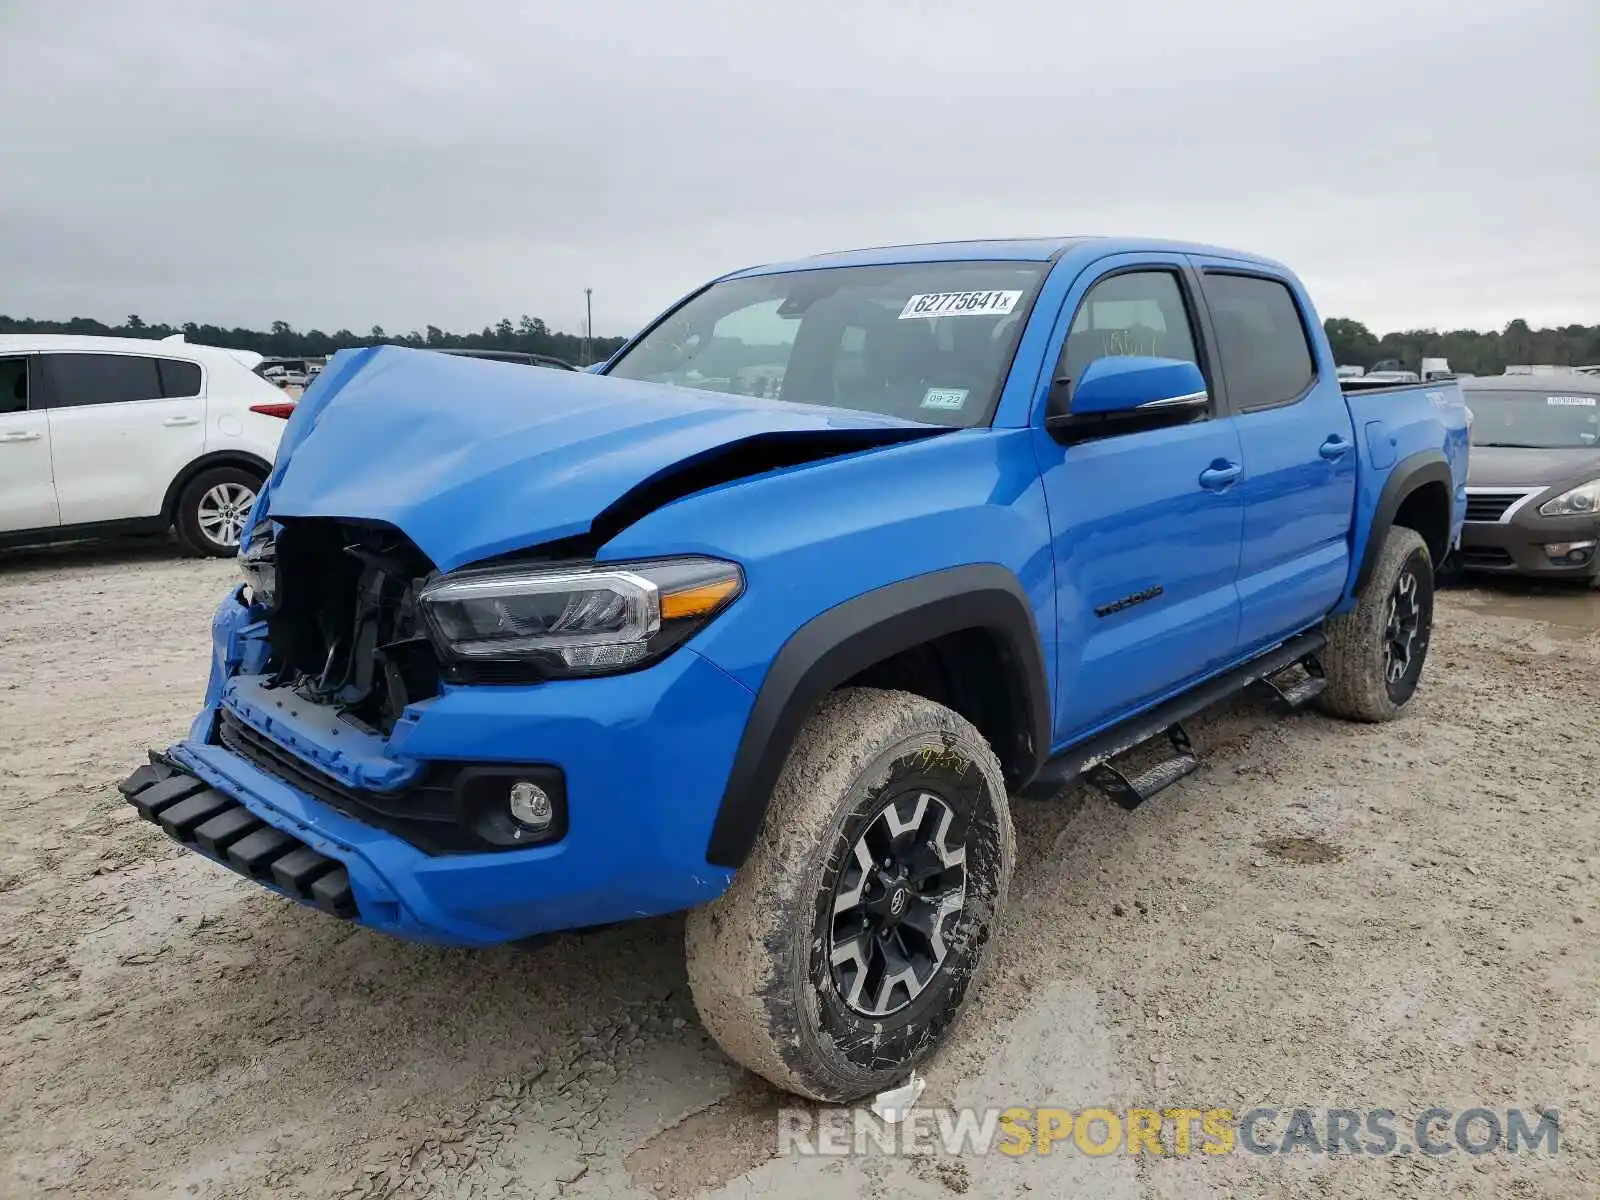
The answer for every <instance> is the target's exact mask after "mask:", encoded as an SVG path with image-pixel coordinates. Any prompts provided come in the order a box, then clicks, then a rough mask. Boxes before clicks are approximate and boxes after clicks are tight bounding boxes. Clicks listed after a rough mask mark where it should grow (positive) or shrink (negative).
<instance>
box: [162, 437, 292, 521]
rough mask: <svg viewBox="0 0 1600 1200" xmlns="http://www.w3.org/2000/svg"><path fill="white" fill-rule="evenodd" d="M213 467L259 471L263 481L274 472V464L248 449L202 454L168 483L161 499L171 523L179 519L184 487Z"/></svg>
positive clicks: (166, 516)
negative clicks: (179, 506)
mask: <svg viewBox="0 0 1600 1200" xmlns="http://www.w3.org/2000/svg"><path fill="white" fill-rule="evenodd" d="M212 467H242V468H243V469H245V470H247V471H255V472H257V473H259V474H260V476H261V478H262V480H263V481H265V480H266V478H267V476H268V475H270V474H272V464H271V463H269V462H268V461H267V460H266V459H264V458H262V457H261V456H260V455H259V454H251V453H250V451H248V450H213V451H212V452H211V453H210V454H202V455H201V456H200V457H199V458H197V459H194V460H193V461H192V462H190V463H188V464H187V465H185V466H184V468H183V470H181V471H179V472H178V474H177V475H176V476H175V477H174V478H173V480H172V482H171V483H169V484H168V485H167V494H166V495H165V496H164V497H162V500H161V515H162V516H163V517H164V518H165V519H166V520H167V521H168V522H169V523H170V522H172V521H174V520H176V519H177V516H178V497H180V496H182V495H183V489H184V488H186V487H188V486H189V481H190V480H191V479H193V478H194V477H195V476H196V475H198V474H200V472H201V471H205V470H209V469H210V468H212Z"/></svg>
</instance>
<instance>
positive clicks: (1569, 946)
mask: <svg viewBox="0 0 1600 1200" xmlns="http://www.w3.org/2000/svg"><path fill="white" fill-rule="evenodd" d="M233 577H234V569H233V567H232V566H231V564H228V563H219V562H196V561H183V560H178V559H176V558H175V557H174V555H173V552H172V551H171V549H170V548H169V547H166V546H155V547H151V548H146V549H138V548H100V549H96V548H89V549H81V548H80V549H74V550H70V551H50V552H30V553H22V554H10V555H0V835H3V836H0V1195H3V1196H5V1197H32V1196H41V1195H74V1196H108V1197H109V1196H116V1197H121V1196H178V1197H187V1196H198V1197H208V1196H246V1195H260V1194H263V1193H267V1192H270V1193H272V1194H275V1195H281V1196H290V1197H294V1196H306V1197H320V1196H344V1195H352V1196H422V1195H436V1196H473V1195H482V1196H498V1195H507V1196H533V1197H538V1196H568V1197H574V1198H579V1200H582V1198H587V1197H630V1196H674V1195H677V1196H691V1195H699V1194H706V1195H713V1196H721V1197H754V1196H768V1197H805V1198H807V1200H810V1198H813V1197H816V1196H822V1195H827V1196H874V1197H894V1196H919V1197H947V1196H951V1195H956V1194H966V1195H969V1196H982V1197H987V1196H996V1197H999V1196H1005V1197H1011V1196H1034V1197H1037V1196H1065V1195H1075V1196H1077V1195H1081V1196H1111V1197H1144V1198H1148V1200H1156V1198H1162V1200H1165V1198H1169V1197H1170V1198H1178V1197H1185V1198H1187V1197H1213V1196H1215V1197H1220V1196H1228V1195H1233V1196H1370V1197H1388V1196H1411V1195H1429V1196H1436V1195H1437V1196H1443V1195H1452V1196H1453V1195H1473V1196H1484V1197H1489V1196H1494V1197H1504V1196H1513V1197H1515V1196H1527V1197H1533V1196H1572V1197H1579V1196H1583V1197H1588V1196H1594V1195H1596V1194H1600V1097H1597V1095H1596V1081H1597V1079H1600V943H1597V938H1596V931H1597V929H1600V904H1597V899H1600V881H1597V872H1600V795H1597V793H1600V787H1597V785H1596V777H1597V775H1600V749H1597V745H1600V738H1597V734H1600V597H1596V596H1594V595H1587V596H1585V595H1578V594H1575V593H1572V594H1568V593H1554V594H1545V593H1539V592H1529V591H1526V590H1516V589H1507V588H1505V587H1500V588H1496V589H1492V590H1491V589H1477V588H1475V589H1469V590H1466V591H1459V592H1451V593H1448V594H1446V595H1445V596H1443V597H1442V598H1441V601H1440V604H1439V623H1440V627H1439V632H1438V636H1437V638H1436V641H1435V643H1434V646H1433V651H1432V655H1431V658H1430V662H1429V667H1428V672H1427V675H1426V676H1425V679H1424V687H1423V690H1422V693H1421V695H1420V697H1419V699H1418V701H1417V703H1416V704H1415V706H1414V708H1413V710H1412V711H1411V712H1409V713H1408V714H1407V715H1406V717H1405V718H1404V719H1402V720H1401V721H1399V722H1397V723H1395V724H1393V725H1388V726H1381V727H1355V726H1350V725H1344V724H1340V723H1338V722H1335V721H1331V720H1327V719H1324V718H1322V717H1319V716H1301V717H1296V718H1292V719H1289V720H1286V721H1280V720H1277V719H1275V718H1272V717H1270V716H1267V715H1266V714H1265V713H1264V711H1263V710H1261V709H1260V708H1257V707H1255V706H1253V705H1249V704H1244V705H1239V706H1236V707H1234V708H1230V709H1229V710H1227V711H1226V712H1224V713H1222V714H1219V715H1217V716H1215V717H1213V718H1210V719H1208V720H1205V721H1202V722H1199V723H1197V724H1196V725H1195V726H1194V727H1193V729H1192V733H1193V735H1194V737H1195V740H1196V742H1197V744H1198V745H1199V747H1200V749H1201V751H1202V753H1203V754H1204V755H1205V758H1206V765H1205V766H1204V767H1203V768H1202V769H1201V770H1200V771H1199V772H1197V773H1196V774H1195V775H1193V776H1191V777H1190V778H1189V779H1187V780H1185V781H1184V782H1182V783H1180V784H1179V785H1177V786H1176V787H1174V788H1173V789H1171V790H1169V791H1168V792H1166V793H1164V794H1163V795H1162V796H1160V797H1159V798H1158V799H1157V800H1155V801H1153V802H1152V803H1151V804H1149V805H1147V806H1145V807H1144V808H1143V809H1141V810H1139V811H1137V812H1135V813H1133V814H1124V813H1122V812H1120V811H1119V810H1117V809H1115V808H1113V807H1112V806H1110V805H1109V804H1107V803H1106V802H1104V801H1103V800H1101V799H1099V798H1097V797H1094V796H1091V795H1087V794H1085V793H1083V792H1082V791H1078V790H1075V791H1072V792H1069V793H1068V794H1067V795H1066V796H1064V797H1063V798H1062V799H1061V800H1060V801H1058V802H1056V803H1054V804H1051V805H1044V806H1035V805H1023V806H1019V807H1018V808H1017V810H1016V823H1017V841H1018V852H1019V862H1018V869H1017V873H1016V876H1015V878H1014V880H1013V882H1012V887H1011V911H1012V919H1011V921H1010V923H1009V926H1008V928H1007V930H1006V932H1005V933H1004V934H1003V935H1002V936H1001V938H1000V939H999V942H998V944H997V946H996V951H997V958H996V960H995V962H994V965H993V968H992V969H991V971H990V974H989V976H988V980H987V983H986V985H985V987H984V988H983V990H982V992H981V993H980V995H979V996H978V999H977V1003H976V1005H975V1007H974V1009H973V1010H972V1012H971V1013H970V1014H969V1016H968V1018H967V1019H966V1020H965V1021H964V1022H963V1023H962V1024H961V1025H960V1026H959V1027H958V1029H957V1031H956V1033H955V1035H954V1038H953V1042H952V1044H951V1045H950V1047H949V1048H948V1050H947V1051H946V1052H944V1053H943V1054H941V1055H940V1056H939V1057H937V1058H936V1059H935V1060H934V1062H933V1064H932V1067H931V1069H930V1071H929V1073H928V1077H929V1086H928V1091H927V1093H926V1094H925V1096H924V1098H923V1101H922V1103H923V1104H924V1105H925V1106H934V1107H937V1106H940V1105H947V1104H951V1103H963V1104H969V1103H970V1104H996V1105H1014V1104H1015V1105H1057V1106H1061V1107H1066V1108H1082V1107H1086V1106H1089V1105H1105V1106H1108V1107H1112V1108H1117V1107H1122V1106H1131V1105H1143V1104H1148V1105H1152V1106H1158V1107H1160V1106H1173V1105H1178V1104H1183V1105H1189V1106H1195V1107H1207V1106H1219V1107H1229V1108H1233V1109H1236V1110H1243V1109H1246V1108H1248V1107H1251V1106H1253V1105H1257V1104H1265V1105H1269V1106H1272V1107H1277V1108H1282V1109H1288V1108H1292V1107H1294V1106H1296V1105H1309V1106H1316V1107H1328V1106H1341V1107H1350V1108H1358V1109H1367V1108H1374V1107H1387V1108H1392V1109H1395V1110H1397V1111H1398V1112H1401V1113H1408V1112H1410V1113H1415V1112H1418V1111H1420V1110H1422V1109H1424V1108H1426V1107H1429V1106H1431V1105H1434V1104H1438V1105H1440V1106H1442V1107H1449V1108H1454V1109H1458V1110H1459V1109H1462V1108H1466V1107H1469V1106H1472V1105H1478V1104H1481V1105H1483V1106H1486V1107H1490V1108H1500V1109H1504V1108H1507V1107H1513V1106H1517V1107H1522V1108H1524V1109H1528V1110H1530V1111H1531V1110H1532V1109H1533V1108H1534V1106H1535V1105H1546V1106H1550V1107H1554V1108H1556V1109H1558V1110H1559V1111H1560V1114H1561V1117H1560V1120H1561V1143H1560V1154H1559V1156H1558V1157H1556V1158H1555V1159H1553V1160H1552V1159H1547V1158H1544V1157H1542V1156H1541V1157H1535V1158H1518V1159H1508V1158H1506V1157H1504V1156H1502V1155H1489V1156H1485V1157H1483V1158H1478V1159H1473V1158H1470V1157H1467V1156H1464V1155H1462V1154H1460V1153H1457V1154H1454V1155H1453V1156H1450V1157H1448V1158H1446V1159H1442V1160H1432V1159H1428V1158H1424V1157H1421V1156H1416V1155H1413V1156H1410V1157H1394V1158H1387V1159H1370V1158H1358V1159H1351V1158H1344V1159H1338V1160H1334V1159H1328V1158H1312V1157H1307V1156H1304V1155H1301V1156H1296V1157H1294V1158H1290V1159H1262V1158H1258V1157H1255V1156H1251V1155H1245V1154H1234V1155H1228V1156H1223V1157H1217V1158H1207V1157H1204V1156H1198V1155H1196V1156H1193V1157H1190V1158H1188V1159H1184V1160H1177V1159H1172V1158H1166V1159H1148V1158H1129V1157H1127V1156H1125V1155H1119V1156H1114V1157H1111V1158H1104V1159H1090V1158H1086V1157H1084V1156H1082V1155H1077V1154H1072V1153H1069V1154H1066V1155H1059V1156H1057V1155H1052V1156H1051V1157H1049V1158H1038V1157H1024V1158H1019V1159H1011V1158H1006V1157H1004V1156H1000V1155H994V1156H991V1157H987V1158H979V1157H964V1158H960V1159H942V1160H941V1159H933V1160H919V1161H908V1160H904V1159H891V1158H886V1157H884V1156H882V1155H873V1156H869V1157H867V1158H864V1159H856V1160H849V1161H839V1160H832V1161H829V1160H821V1159H807V1160H799V1159H774V1158H773V1157H772V1156H773V1150H774V1146H775V1137H774V1116H775V1112H776V1109H777V1107H778V1105H779V1104H781V1103H783V1101H782V1100H781V1099H780V1098H778V1097H775V1096H774V1095H773V1094H772V1093H771V1092H770V1091H768V1090H766V1089H765V1088H764V1087H763V1086H758V1085H757V1084H756V1083H755V1082H754V1081H752V1079H751V1078H750V1077H748V1076H746V1075H744V1074H742V1073H741V1072H739V1071H738V1070H736V1069H734V1068H733V1067H731V1066H730V1065H729V1064H728V1063H727V1062H726V1060H724V1059H723V1058H722V1056H721V1055H720V1054H719V1053H718V1051H717V1050H716V1048H715V1047H714V1046H713V1045H711V1044H710V1042H709V1041H708V1039H707V1038H706V1036H705V1035H704V1033H703V1032H702V1030H701V1028H700V1025H699V1023H698V1021H697V1020H696V1018H695V1014H694V1012H693V1009H692V1007H691V1005H690V1003H689V1000H688V996H687V990H686V986H685V977H684V968H683V964H682V958H681V949H680V939H681V933H682V924H683V923H682V920H681V919H669V920H661V921H654V922H646V923H642V924H639V925H636V926H632V927H628V928H623V929H618V930H612V931H609V932H606V933H601V934H598V935H594V936H591V937H587V938H583V939H578V940H567V941H561V942H557V943H556V944H554V945H550V946H547V947H545V948H543V949H540V950H537V951H532V952H524V951H515V950H504V951H494V952H487V953H466V952H455V951H445V950H437V949H428V948H422V947H414V946H407V945H402V944H399V943H396V942H392V941H389V940H386V939H384V938H382V937H379V936H377V935H374V934H369V933H366V932H364V931H361V930H358V929H354V928H352V927H351V926H349V925H346V924H342V923H340V922H337V921H334V920H331V919H329V918H327V917H324V916H321V915H319V914H317V913H314V912H310V911H306V910H303V909H300V908H297V907H295V906H293V905H291V904H289V903H287V902H285V901H280V900H278V899H276V898H274V897H272V896H270V895H268V894H266V893H264V892H262V891H260V890H259V889H255V888H252V887H250V886H248V885H247V884H245V883H244V882H242V881H241V880H239V879H237V878H235V877H233V876H231V875H229V874H228V873H226V872H224V871H223V870H221V869H219V868H217V867H214V866H212V865H211V864H209V863H207V862H205V861H203V860H201V859H199V858H197V857H195V856H194V855H191V854H188V853H185V852H182V851H180V850H178V849H177V848H176V847H174V846H172V845H171V844H170V843H168V842H167V841H166V840H165V839H164V838H163V837H162V836H161V835H160V834H159V833H158V832H157V831H156V830H155V829H154V828H152V827H151V826H148V825H145V824H142V823H140V822H139V821H138V820H137V819H135V818H134V816H133V813H132V812H131V810H129V809H128V808H127V807H126V806H125V805H124V804H122V803H121V802H120V799H119V798H118V796H117V794H116V792H115V789H114V784H115V782H116V780H117V779H118V778H120V777H121V776H122V775H123V774H124V773H125V772H126V771H127V770H128V769H129V767H130V766H132V765H133V764H135V763H137V762H138V761H140V759H141V757H142V755H143V753H144V750H145V748H146V746H148V745H150V744H163V743H165V742H167V741H170V740H172V739H174V738H177V737H179V736H180V735H181V734H182V733H183V732H184V730H185V728H186V727H187V724H188V721H189V719H190V716H191V715H192V710H193V708H194V706H195V703H196V701H197V699H198V697H199V694H200V691H201V686H202V683H203V680H204V675H205V670H206V663H207V654H208V644H207V636H208V623H209V620H210V614H211V611H212V609H213V608H214V606H215V603H216V600H217V599H218V597H219V595H220V593H221V591H222V589H223V588H224V587H225V586H226V585H227V584H228V583H229V582H230V581H231V580H232V579H233Z"/></svg>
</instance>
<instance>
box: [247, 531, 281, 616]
mask: <svg viewBox="0 0 1600 1200" xmlns="http://www.w3.org/2000/svg"><path fill="white" fill-rule="evenodd" d="M277 554H278V544H277V541H276V540H275V531H274V529H273V528H272V525H271V523H270V522H267V521H263V522H262V523H261V524H260V525H257V526H256V527H255V528H254V529H252V530H251V531H250V536H249V537H248V538H247V539H246V541H245V546H244V549H243V550H241V551H240V552H239V570H240V571H241V572H242V573H243V575H244V579H245V582H246V583H248V584H249V585H250V602H251V603H252V604H260V605H263V606H264V607H266V608H271V607H272V602H273V601H274V600H275V599H276V598H277V595H278V560H277Z"/></svg>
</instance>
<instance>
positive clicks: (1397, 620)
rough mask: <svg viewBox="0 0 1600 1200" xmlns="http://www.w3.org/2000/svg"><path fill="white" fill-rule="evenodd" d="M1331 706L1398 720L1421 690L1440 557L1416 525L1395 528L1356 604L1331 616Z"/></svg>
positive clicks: (1325, 701)
mask: <svg viewBox="0 0 1600 1200" xmlns="http://www.w3.org/2000/svg"><path fill="white" fill-rule="evenodd" d="M1327 630H1328V645H1327V648H1326V649H1325V650H1324V651H1323V654H1322V667H1323V671H1324V673H1325V674H1326V675H1327V677H1328V686H1327V688H1326V689H1325V690H1324V691H1323V693H1322V695H1321V697H1320V698H1319V699H1320V703H1321V706H1322V708H1323V709H1324V711H1326V712H1329V713H1332V714H1333V715H1334V716H1339V717H1346V718H1348V719H1350V720H1352V721H1392V720H1393V719H1394V718H1395V717H1397V716H1399V715H1400V710H1401V709H1402V708H1404V707H1405V705H1406V702H1407V701H1408V700H1410V699H1411V697H1412V694H1413V693H1414V692H1416V690H1417V682H1418V681H1419V680H1420V679H1421V678H1422V664H1423V661H1424V660H1425V659H1426V658H1427V656H1428V640H1429V638H1430V637H1431V636H1432V634H1433V560H1432V558H1431V557H1430V556H1429V554H1428V544H1427V543H1426V542H1424V541H1423V540H1422V535H1421V534H1419V533H1417V532H1416V530H1414V529H1406V528H1405V527H1403V526H1399V525H1397V526H1395V527H1393V528H1392V529H1390V530H1389V533H1388V535H1387V536H1386V537H1385V538H1384V542H1383V549H1382V550H1381V551H1379V553H1378V561H1377V564H1376V565H1375V566H1374V568H1373V571H1372V577H1371V578H1370V579H1368V580H1367V586H1366V589H1365V590H1364V591H1363V592H1362V593H1361V599H1360V601H1359V602H1358V603H1357V604H1356V606H1355V608H1353V609H1351V610H1350V611H1349V612H1347V613H1341V614H1340V615H1339V616H1337V617H1333V618H1331V619H1330V620H1329V621H1328V626H1327Z"/></svg>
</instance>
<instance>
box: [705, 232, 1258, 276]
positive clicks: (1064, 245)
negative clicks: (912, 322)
mask: <svg viewBox="0 0 1600 1200" xmlns="http://www.w3.org/2000/svg"><path fill="white" fill-rule="evenodd" d="M1074 251H1082V252H1083V257H1084V258H1085V259H1096V258H1103V257H1104V256H1106V255H1108V254H1126V253H1135V252H1139V251H1145V252H1148V253H1163V254H1204V255H1209V256H1212V257H1217V258H1229V259H1234V260H1236V261H1239V262H1248V263H1257V264H1259V265H1261V266H1265V267H1270V268H1272V269H1274V270H1278V271H1283V270H1287V268H1285V267H1284V266H1283V265H1282V264H1281V263H1277V262H1274V261H1273V260H1271V259H1268V258H1262V257H1261V256H1260V255H1258V254H1246V253H1245V252H1243V251H1241V250H1227V249H1224V248H1222V247H1220V246H1205V245H1201V244H1199V243H1195V242H1178V241H1165V240H1162V239H1159V238H1122V237H1023V238H978V239H974V240H972V241H962V242H919V243H915V244H912V245H905V246H871V247H866V248H864V249H860V250H834V251H830V252H828V253H825V254H814V255H812V256H811V257H809V258H799V259H795V260H793V261H791V262H775V263H765V264H763V265H761V266H756V267H747V268H745V269H744V270H742V271H734V272H732V273H731V274H730V275H728V276H726V277H725V278H729V279H733V278H738V277H740V276H751V275H775V274H778V273H779V272H783V271H815V270H820V269H822V268H825V267H868V266H888V265H895V264H903V263H928V262H975V261H989V262H995V261H1009V262H1053V261H1055V260H1056V259H1058V258H1061V257H1063V256H1065V255H1068V254H1071V253H1073V252H1074Z"/></svg>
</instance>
